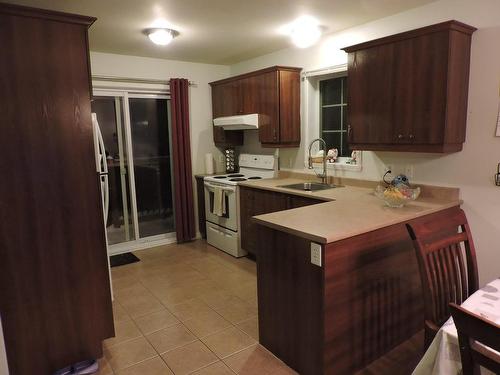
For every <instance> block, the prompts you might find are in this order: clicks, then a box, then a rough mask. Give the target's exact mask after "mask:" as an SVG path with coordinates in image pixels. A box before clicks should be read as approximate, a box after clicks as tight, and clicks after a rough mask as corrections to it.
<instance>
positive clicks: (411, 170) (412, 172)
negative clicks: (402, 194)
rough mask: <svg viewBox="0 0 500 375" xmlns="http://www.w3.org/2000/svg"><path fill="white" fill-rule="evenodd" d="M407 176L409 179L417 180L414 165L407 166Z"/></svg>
mask: <svg viewBox="0 0 500 375" xmlns="http://www.w3.org/2000/svg"><path fill="white" fill-rule="evenodd" d="M405 175H406V177H408V178H415V167H414V165H413V164H407V165H406V167H405Z"/></svg>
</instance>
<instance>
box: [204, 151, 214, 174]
mask: <svg viewBox="0 0 500 375" xmlns="http://www.w3.org/2000/svg"><path fill="white" fill-rule="evenodd" d="M205 173H206V174H214V157H213V155H212V154H210V153H208V154H205Z"/></svg>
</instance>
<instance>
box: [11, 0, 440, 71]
mask: <svg viewBox="0 0 500 375" xmlns="http://www.w3.org/2000/svg"><path fill="white" fill-rule="evenodd" d="M7 1H8V2H11V3H15V4H20V5H29V6H34V7H38V8H46V9H54V10H59V11H64V12H72V13H79V14H83V15H89V16H94V17H97V18H98V20H97V21H96V23H95V24H94V25H93V26H92V27H91V29H90V49H91V50H93V51H100V52H110V53H118V54H126V55H136V56H149V57H157V58H164V59H174V60H182V61H194V62H204V63H212V64H233V63H236V62H239V61H242V60H246V59H249V58H253V57H256V56H260V55H263V54H266V53H270V52H273V51H276V50H280V49H283V48H286V47H289V46H290V45H291V44H290V41H289V40H288V38H287V37H286V36H284V35H281V34H280V33H279V32H278V29H279V28H280V27H281V26H283V25H284V24H287V23H289V22H291V21H293V20H294V19H295V18H297V17H299V16H301V15H304V14H307V15H310V16H313V17H315V18H317V19H318V20H319V21H320V24H321V25H323V26H324V27H325V28H326V32H327V33H329V32H335V31H339V30H342V29H346V28H349V27H352V26H355V25H359V24H362V23H365V22H368V21H371V20H375V19H378V18H382V17H386V16H389V15H392V14H396V13H399V12H402V11H404V10H407V9H410V8H414V7H417V6H420V5H423V4H426V3H430V2H432V1H433V0H7ZM159 19H162V20H164V21H166V22H167V23H168V25H170V26H171V27H172V28H174V29H176V30H178V31H179V32H180V35H179V36H178V37H177V38H175V39H174V41H173V42H172V43H171V44H170V45H168V46H166V47H160V46H156V45H153V44H152V43H151V42H150V41H149V40H148V39H147V37H146V36H145V35H144V34H143V33H142V31H143V30H144V29H146V28H148V27H152V26H154V22H155V21H157V20H159Z"/></svg>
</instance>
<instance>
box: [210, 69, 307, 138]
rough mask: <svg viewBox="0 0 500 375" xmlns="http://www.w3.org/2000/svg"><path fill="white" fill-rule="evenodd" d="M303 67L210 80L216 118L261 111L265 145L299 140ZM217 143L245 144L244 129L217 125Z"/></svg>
mask: <svg viewBox="0 0 500 375" xmlns="http://www.w3.org/2000/svg"><path fill="white" fill-rule="evenodd" d="M300 71H301V69H300V68H290V67H281V66H274V67H271V68H267V69H262V70H259V71H255V72H251V73H246V74H243V75H239V76H236V77H231V78H227V79H224V80H220V81H216V82H212V83H210V85H211V87H212V112H213V118H217V117H223V116H236V115H245V114H252V113H258V114H259V115H260V117H261V120H260V121H261V123H260V124H259V129H258V132H259V140H260V142H261V144H262V146H264V147H298V146H299V144H300ZM214 142H215V143H216V145H218V146H229V145H233V146H237V145H241V144H243V131H242V130H229V131H228V130H222V129H220V128H218V127H214Z"/></svg>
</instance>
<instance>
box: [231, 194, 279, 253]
mask: <svg viewBox="0 0 500 375" xmlns="http://www.w3.org/2000/svg"><path fill="white" fill-rule="evenodd" d="M287 208H288V204H287V199H286V194H281V193H276V192H272V191H267V190H259V189H252V188H247V187H244V186H241V187H240V231H241V247H242V248H243V249H244V250H246V251H248V252H249V253H252V254H254V255H257V251H258V248H259V238H258V224H255V223H254V222H253V221H252V216H255V215H261V214H266V213H270V212H276V211H282V210H286V209H287Z"/></svg>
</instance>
